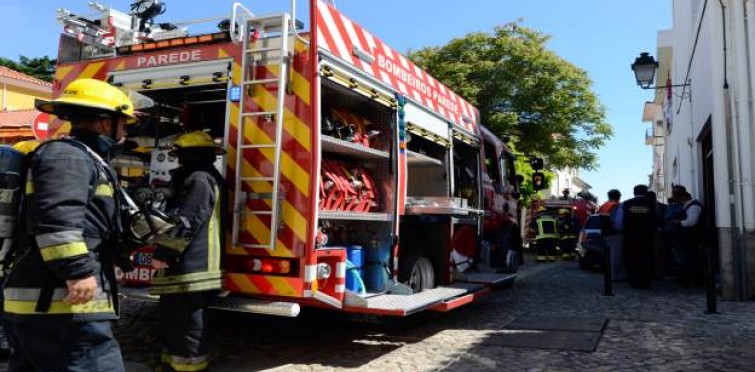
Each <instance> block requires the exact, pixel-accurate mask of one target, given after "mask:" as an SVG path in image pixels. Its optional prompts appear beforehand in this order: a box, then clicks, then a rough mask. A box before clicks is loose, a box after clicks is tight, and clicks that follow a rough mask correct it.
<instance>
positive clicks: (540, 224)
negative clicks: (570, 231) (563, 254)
mask: <svg viewBox="0 0 755 372" xmlns="http://www.w3.org/2000/svg"><path fill="white" fill-rule="evenodd" d="M536 221H537V222H536V223H537V236H535V239H552V238H556V239H557V238H558V234H557V233H545V229H544V228H543V224H544V223H545V222H550V223H553V227H554V229H556V228H557V226H556V224H557V223H558V221H556V219H553V218H538V219H537V220H536Z"/></svg>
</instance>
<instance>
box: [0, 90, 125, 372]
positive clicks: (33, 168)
mask: <svg viewBox="0 0 755 372" xmlns="http://www.w3.org/2000/svg"><path fill="white" fill-rule="evenodd" d="M36 106H37V109H38V110H40V111H42V112H46V113H50V114H55V115H56V116H57V117H59V118H61V119H64V120H68V121H70V122H71V126H72V129H71V133H70V134H71V137H70V138H68V139H66V140H59V141H51V142H48V143H46V144H43V145H40V147H39V148H37V150H36V152H35V153H34V154H33V155H32V157H31V160H30V165H29V173H28V176H27V180H26V187H25V194H26V196H25V198H26V199H25V206H24V209H25V210H24V212H25V213H24V219H23V223H24V224H25V229H24V230H23V231H22V232H21V233H20V234H19V235H20V236H19V237H18V245H17V247H16V248H15V252H16V256H15V257H16V258H15V262H14V264H13V267H12V268H11V271H10V274H9V276H8V278H7V279H6V281H5V287H4V291H3V292H4V295H5V301H4V305H5V308H4V310H5V320H6V327H7V330H8V333H9V341H10V345H11V348H12V354H11V359H10V365H9V370H10V371H69V372H70V371H81V372H88V371H108V372H120V371H123V370H124V366H123V360H122V358H121V351H120V347H119V346H118V342H117V341H116V340H115V337H113V332H112V330H111V327H110V326H111V322H112V321H113V320H115V319H116V310H117V296H116V295H115V294H116V292H115V289H116V288H115V285H116V284H115V273H114V271H113V268H114V263H115V259H116V256H117V254H118V249H119V247H120V244H119V242H118V240H117V238H118V232H119V231H120V225H119V221H120V216H119V213H120V212H119V210H118V209H119V208H118V202H117V194H116V192H115V191H116V190H117V185H118V180H117V178H116V175H115V172H113V169H112V168H111V167H110V166H109V165H108V163H107V160H108V159H109V158H110V157H112V156H113V155H114V154H115V152H116V149H117V148H118V144H119V142H120V143H123V141H125V135H126V131H125V127H124V126H125V125H126V124H127V123H135V122H136V118H135V116H134V105H133V103H132V101H131V99H129V98H128V96H127V95H126V94H124V93H123V92H122V91H120V90H119V89H118V88H116V87H114V86H112V85H110V84H108V83H105V82H103V81H98V80H93V79H79V80H76V81H74V82H72V83H71V84H69V85H68V86H67V87H65V89H63V90H62V93H61V94H60V96H58V97H57V98H55V99H54V100H52V101H45V102H42V101H39V102H37V105H36Z"/></svg>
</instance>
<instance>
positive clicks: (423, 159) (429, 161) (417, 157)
mask: <svg viewBox="0 0 755 372" xmlns="http://www.w3.org/2000/svg"><path fill="white" fill-rule="evenodd" d="M406 158H407V159H406V161H407V162H408V163H409V164H423V165H440V166H442V165H443V162H442V161H440V160H438V159H435V158H431V157H429V156H427V155H425V154H420V153H418V152H414V151H410V150H407V151H406Z"/></svg>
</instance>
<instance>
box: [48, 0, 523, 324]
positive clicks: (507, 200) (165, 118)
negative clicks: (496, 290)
mask: <svg viewBox="0 0 755 372" xmlns="http://www.w3.org/2000/svg"><path fill="white" fill-rule="evenodd" d="M90 6H91V7H94V8H95V10H97V12H98V14H99V15H100V16H97V17H94V18H91V17H90V18H86V17H81V16H78V15H76V14H73V13H71V12H70V11H67V10H59V11H58V12H59V14H58V19H59V21H61V22H62V23H63V24H64V32H63V34H62V36H61V39H60V50H59V56H58V61H59V64H58V68H57V72H56V75H55V81H54V89H55V93H56V94H57V93H58V92H60V90H61V89H62V88H63V87H65V86H66V85H67V84H69V83H70V82H71V81H73V80H75V79H78V78H96V79H102V80H105V81H108V82H109V83H111V84H113V85H115V86H118V87H121V88H122V89H124V90H129V91H135V92H139V93H140V94H142V95H144V96H146V97H149V99H151V100H153V101H154V106H153V107H152V109H150V111H149V112H148V114H149V115H148V116H147V117H146V118H145V120H143V121H142V123H141V124H140V126H139V128H138V129H137V130H135V131H133V132H132V133H130V135H129V138H130V139H131V140H133V141H135V142H136V143H137V145H138V147H137V148H136V149H134V150H132V151H129V152H128V153H126V154H124V155H123V156H121V157H119V158H118V159H116V161H115V166H116V168H117V169H118V171H119V173H120V176H121V178H122V180H123V184H124V185H125V187H126V188H127V190H128V192H129V193H130V194H131V195H132V196H133V199H135V200H136V201H137V202H139V203H144V202H148V203H152V205H153V206H154V205H155V204H159V203H162V202H163V201H164V200H165V198H167V197H169V195H167V194H168V193H169V188H167V185H168V182H169V181H170V172H169V171H170V170H171V169H172V168H175V167H176V164H175V159H172V158H171V157H170V156H169V154H168V150H169V149H170V146H171V144H172V141H173V139H174V138H175V137H176V136H177V135H178V134H181V133H184V132H187V131H191V130H205V131H207V132H208V133H210V134H211V135H212V136H213V137H214V138H216V139H217V141H219V143H222V145H223V146H224V147H225V148H226V149H227V151H228V154H227V156H226V157H223V158H219V159H218V163H217V165H218V168H219V169H221V171H222V172H223V173H224V175H225V177H226V181H227V184H228V188H229V190H228V193H229V195H230V197H229V199H230V202H229V204H230V205H229V213H228V215H227V216H226V217H227V218H226V219H225V221H224V223H225V225H226V229H225V233H226V234H225V237H226V238H225V248H224V252H225V253H224V265H225V272H226V274H225V275H226V281H225V284H226V289H227V291H225V293H223V295H222V296H221V297H218V299H217V301H216V302H215V305H214V306H215V307H219V308H225V309H234V310H239V311H248V312H257V313H266V314H275V315H285V316H295V315H296V314H298V312H299V309H300V306H312V307H321V308H331V309H340V310H342V311H347V312H357V313H371V314H384V315H395V316H404V315H408V314H411V313H415V312H418V311H422V310H434V311H448V310H451V309H453V308H456V307H458V306H461V305H464V304H467V303H470V302H472V301H474V300H475V299H476V298H478V297H479V296H480V295H481V294H484V293H486V292H488V291H489V290H490V288H491V287H492V286H494V285H500V284H505V283H511V282H512V281H513V280H514V278H515V274H513V272H515V271H516V265H515V264H513V261H512V260H514V259H515V258H516V255H515V254H514V253H509V251H512V252H517V251H518V248H519V247H517V246H516V244H517V243H516V239H513V240H512V239H508V238H506V237H507V236H509V235H508V234H505V233H504V232H505V231H508V229H511V231H518V227H517V226H516V221H517V216H516V213H517V210H518V208H517V207H516V205H517V200H516V198H517V194H518V192H517V191H518V188H517V176H516V174H515V171H514V162H513V155H512V153H511V151H510V150H509V149H508V148H507V147H506V145H505V143H504V142H503V141H501V140H500V139H498V138H497V137H496V136H494V135H493V134H492V133H491V132H489V131H487V130H485V129H484V128H483V127H482V126H481V124H480V122H479V114H478V111H477V109H476V108H475V107H474V106H472V105H471V104H470V103H469V102H467V101H465V100H464V99H462V98H461V97H459V96H458V95H457V94H455V93H454V92H453V91H451V90H450V89H449V88H447V87H446V86H444V85H443V84H441V83H440V82H439V81H437V80H436V79H434V78H433V77H432V76H430V75H428V74H427V73H426V72H424V71H423V70H421V69H420V68H419V67H417V66H416V65H414V64H413V63H412V62H411V61H409V60H408V59H407V58H405V57H404V56H402V55H401V54H399V53H398V52H396V51H395V50H394V49H392V48H391V47H389V46H388V45H386V44H385V43H384V42H383V41H381V40H380V39H378V38H377V37H376V36H374V35H372V34H371V33H369V32H368V31H366V30H364V29H363V28H362V27H360V26H359V25H358V24H357V23H356V22H354V21H352V20H350V19H349V18H347V17H346V16H345V15H343V14H342V13H340V12H339V11H338V10H337V9H336V8H335V7H334V6H333V5H332V4H329V3H326V2H324V1H319V0H312V1H311V2H310V4H309V9H308V11H309V14H308V15H309V22H308V25H309V30H308V31H304V30H301V28H302V23H301V22H299V21H297V20H296V19H295V17H296V14H295V4H292V7H291V12H290V13H280V14H275V15H264V16H260V15H256V14H254V13H252V12H251V11H250V10H248V9H247V8H246V7H244V6H243V5H241V4H239V3H236V4H234V5H233V8H232V9H229V10H230V13H229V14H227V15H225V16H223V17H218V18H207V19H203V20H198V21H188V22H176V23H168V22H160V23H158V22H156V21H155V19H154V18H155V17H157V16H158V15H159V14H162V13H163V12H164V11H165V7H164V4H162V3H161V2H160V1H158V0H140V1H137V2H136V3H134V5H132V9H131V12H129V13H124V12H119V11H117V10H115V9H111V8H109V7H107V6H103V5H101V4H98V3H96V2H91V3H90ZM200 22H205V23H212V25H211V26H212V27H213V29H212V30H206V31H203V32H198V33H190V32H189V30H188V26H189V25H191V27H195V26H197V27H199V26H198V25H199V23H200ZM216 24H217V26H215V25H216ZM68 127H69V126H68V125H67V124H66V123H64V122H61V121H59V120H55V121H54V122H53V124H52V125H51V129H50V130H51V134H52V135H53V136H56V135H60V134H62V133H65V132H66V131H67V130H68ZM513 235H515V236H518V234H513ZM512 242H513V243H512ZM501 257H504V258H501ZM137 263H138V264H139V265H140V267H139V268H137V270H135V271H134V272H131V273H125V274H123V273H121V277H122V279H123V281H124V282H125V283H126V284H130V285H144V284H148V283H149V280H150V278H151V276H152V274H153V271H152V269H150V266H149V263H150V247H144V248H143V249H141V250H140V251H139V253H138V254H137ZM499 271H506V272H505V273H499Z"/></svg>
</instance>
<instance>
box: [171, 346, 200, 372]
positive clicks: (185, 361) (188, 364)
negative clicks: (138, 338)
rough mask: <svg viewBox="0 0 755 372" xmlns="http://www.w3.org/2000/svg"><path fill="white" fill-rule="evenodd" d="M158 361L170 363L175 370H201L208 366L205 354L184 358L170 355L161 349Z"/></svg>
mask: <svg viewBox="0 0 755 372" xmlns="http://www.w3.org/2000/svg"><path fill="white" fill-rule="evenodd" d="M160 361H161V362H163V363H167V364H170V366H171V367H172V368H173V369H175V370H176V371H202V370H205V369H207V367H208V366H209V361H208V359H207V356H205V355H202V356H197V357H191V358H186V357H180V356H177V355H170V354H168V353H167V352H165V351H163V352H162V353H160Z"/></svg>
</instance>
